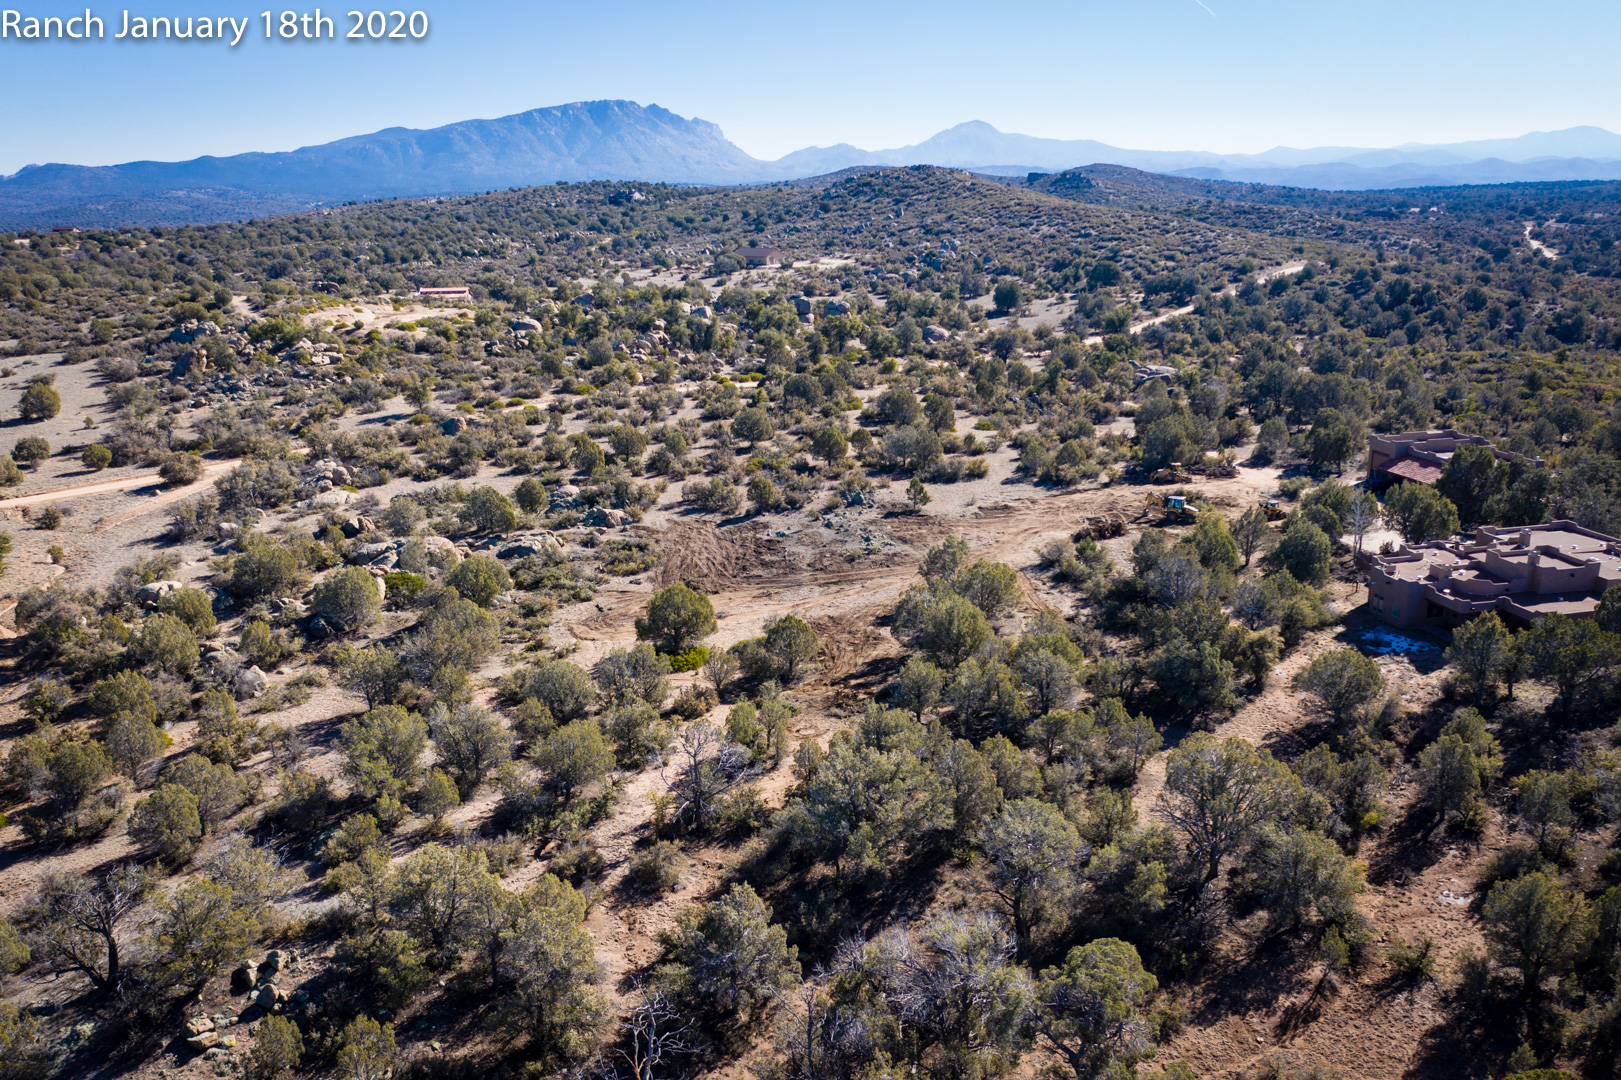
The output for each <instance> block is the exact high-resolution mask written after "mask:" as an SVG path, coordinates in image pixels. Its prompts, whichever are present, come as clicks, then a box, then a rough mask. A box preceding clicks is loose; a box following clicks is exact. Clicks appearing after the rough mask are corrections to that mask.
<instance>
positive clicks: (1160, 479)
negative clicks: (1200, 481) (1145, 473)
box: [1148, 461, 1193, 484]
mask: <svg viewBox="0 0 1621 1080" xmlns="http://www.w3.org/2000/svg"><path fill="white" fill-rule="evenodd" d="M1192 481H1193V477H1192V476H1190V475H1188V471H1187V470H1186V469H1184V468H1183V467H1182V463H1181V462H1180V461H1173V462H1171V463H1170V464H1169V465H1167V466H1166V467H1165V468H1163V469H1157V470H1155V472H1154V474H1153V475H1152V476H1150V477H1149V478H1148V482H1149V483H1150V484H1187V483H1191V482H1192Z"/></svg>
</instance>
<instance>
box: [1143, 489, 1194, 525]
mask: <svg viewBox="0 0 1621 1080" xmlns="http://www.w3.org/2000/svg"><path fill="white" fill-rule="evenodd" d="M1143 513H1145V514H1158V515H1159V519H1160V524H1162V525H1191V524H1192V523H1193V522H1194V521H1195V520H1196V519H1197V518H1198V516H1199V512H1198V511H1197V510H1195V509H1194V508H1193V504H1192V503H1191V502H1189V501H1188V498H1187V496H1185V495H1153V494H1151V495H1149V496H1148V499H1147V501H1146V502H1145V503H1144V505H1143Z"/></svg>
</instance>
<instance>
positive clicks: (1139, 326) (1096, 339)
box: [1086, 225, 1536, 345]
mask: <svg viewBox="0 0 1621 1080" xmlns="http://www.w3.org/2000/svg"><path fill="white" fill-rule="evenodd" d="M1525 229H1526V232H1527V233H1529V232H1530V231H1531V227H1530V226H1529V225H1527V226H1526V227H1525ZM1532 243H1533V244H1535V243H1536V241H1534V240H1533V241H1532ZM1305 268H1306V264H1305V263H1285V264H1284V265H1282V266H1274V267H1272V268H1271V269H1269V270H1262V271H1259V272H1258V273H1257V274H1256V275H1255V280H1256V281H1258V282H1260V283H1261V284H1262V285H1265V284H1266V283H1267V282H1269V281H1271V280H1272V279H1273V278H1280V277H1283V276H1284V275H1285V274H1298V273H1300V271H1302V270H1304V269H1305ZM1237 291H1238V286H1237V285H1229V286H1227V287H1226V288H1225V289H1223V290H1221V293H1220V294H1218V295H1223V296H1224V295H1226V294H1228V293H1233V292H1237ZM1193 308H1194V305H1193V304H1186V305H1184V306H1182V307H1179V308H1176V309H1174V310H1172V311H1167V312H1164V313H1162V314H1159V315H1154V316H1152V317H1150V318H1147V319H1139V320H1138V321H1136V322H1134V323H1132V324H1131V327H1130V332H1131V333H1133V334H1140V333H1142V332H1143V331H1144V330H1146V329H1148V328H1149V327H1150V326H1158V325H1159V324H1160V323H1162V322H1166V321H1168V320H1170V319H1175V318H1177V317H1178V316H1181V315H1192V314H1193ZM1086 344H1088V345H1101V344H1103V335H1102V334H1093V335H1091V336H1090V337H1088V338H1087V339H1086Z"/></svg>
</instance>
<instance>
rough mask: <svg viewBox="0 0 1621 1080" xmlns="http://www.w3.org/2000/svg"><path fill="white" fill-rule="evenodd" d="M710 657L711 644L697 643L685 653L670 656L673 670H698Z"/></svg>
mask: <svg viewBox="0 0 1621 1080" xmlns="http://www.w3.org/2000/svg"><path fill="white" fill-rule="evenodd" d="M708 659H709V646H707V645H695V646H693V647H692V648H690V649H688V650H687V651H686V652H684V653H676V654H675V655H674V656H672V657H670V670H671V671H697V670H698V669H699V668H701V667H703V666H704V662H705V661H707V660H708Z"/></svg>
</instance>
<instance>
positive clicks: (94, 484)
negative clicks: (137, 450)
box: [0, 458, 242, 510]
mask: <svg viewBox="0 0 1621 1080" xmlns="http://www.w3.org/2000/svg"><path fill="white" fill-rule="evenodd" d="M240 464H242V459H241V458H232V459H231V460H229V461H211V462H209V463H208V464H207V465H205V466H203V475H202V476H201V477H200V478H199V479H198V480H197V481H196V483H192V484H187V485H186V486H185V487H178V488H164V487H163V486H162V484H163V479H162V477H160V476H158V474H157V473H155V472H153V473H140V474H139V475H137V476H120V477H118V478H117V479H116V480H92V481H90V482H89V483H86V484H73V485H71V486H69V487H63V488H55V489H53V490H51V491H36V492H34V493H33V494H31V495H19V496H17V497H16V498H14V499H0V510H10V509H11V508H13V507H18V506H46V505H49V504H51V503H62V502H67V501H68V500H70V499H82V498H85V497H86V496H89V495H106V494H108V493H109V492H114V491H135V490H138V489H140V488H152V489H153V491H152V498H154V499H156V500H157V501H156V502H150V503H147V504H145V505H146V506H147V507H152V506H164V505H167V504H168V503H172V502H174V501H175V500H177V499H183V498H185V497H186V496H188V495H195V494H196V493H197V492H198V491H199V490H201V489H202V488H203V487H204V486H206V485H208V484H212V483H213V482H214V481H215V480H217V479H218V478H219V477H221V476H224V475H225V474H226V473H228V472H230V471H231V470H232V469H234V468H236V467H237V466H238V465H240Z"/></svg>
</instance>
